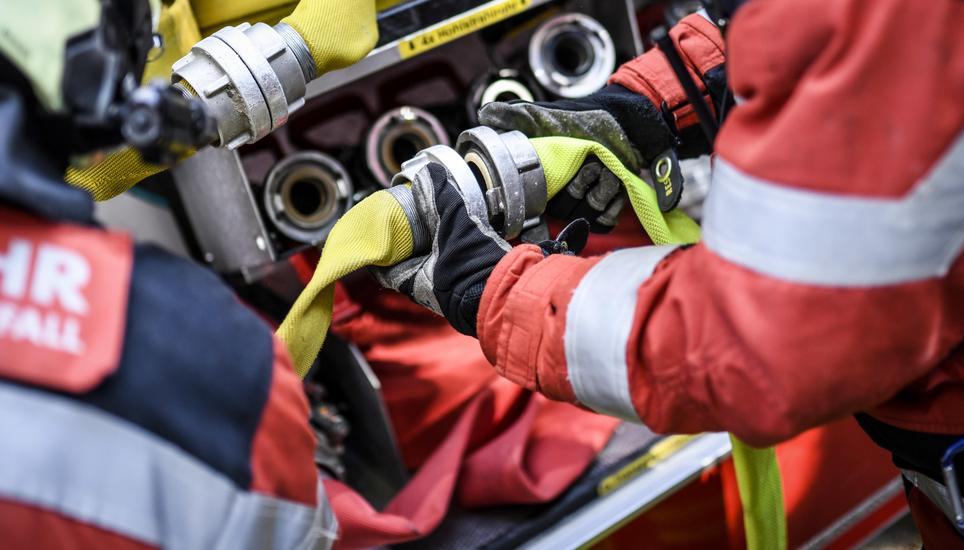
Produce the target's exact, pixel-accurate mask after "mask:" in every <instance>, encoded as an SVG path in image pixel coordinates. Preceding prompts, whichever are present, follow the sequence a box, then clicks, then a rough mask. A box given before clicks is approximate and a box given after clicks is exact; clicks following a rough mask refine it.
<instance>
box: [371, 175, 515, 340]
mask: <svg viewBox="0 0 964 550" xmlns="http://www.w3.org/2000/svg"><path fill="white" fill-rule="evenodd" d="M412 195H413V197H414V199H415V200H414V202H415V210H416V213H417V215H418V217H419V218H420V220H421V224H422V227H423V228H424V229H425V230H426V231H427V233H428V236H427V238H426V239H425V240H427V241H428V243H429V250H428V252H426V253H423V254H422V255H419V256H415V257H412V258H409V259H408V260H406V261H404V262H402V263H400V264H398V265H396V266H393V267H390V268H376V269H373V272H374V274H375V278H376V279H378V282H379V283H381V284H382V286H385V287H388V288H393V289H395V290H397V291H399V292H402V293H403V294H406V295H408V296H409V297H410V298H412V299H413V300H414V301H415V302H417V303H419V304H421V305H423V306H425V307H427V308H429V309H431V310H432V311H434V312H435V313H438V314H439V315H443V316H444V317H445V318H446V319H448V321H449V323H450V324H451V325H452V326H453V327H455V329H456V330H458V331H459V332H461V333H463V334H468V335H470V336H475V335H476V331H475V322H476V318H477V316H478V311H479V302H480V301H481V300H482V291H483V290H484V289H485V282H486V280H488V278H489V274H491V273H492V270H493V269H495V265H496V264H497V263H499V260H501V259H502V257H503V256H505V255H506V253H507V252H508V251H509V250H510V249H511V247H510V246H509V243H507V242H506V241H505V239H503V238H502V237H500V236H499V235H498V234H497V233H496V232H495V230H494V229H492V227H491V226H490V225H489V222H488V220H485V219H479V218H478V217H476V216H474V215H471V214H469V209H467V208H466V205H465V198H464V197H463V196H462V193H461V191H460V190H459V188H458V187H457V186H456V184H455V182H454V180H453V178H452V176H451V174H449V173H448V171H447V170H446V169H445V167H444V166H442V165H441V164H439V163H435V162H430V163H428V164H427V165H426V166H424V167H423V168H422V169H421V170H419V171H418V172H417V173H416V174H415V178H414V181H413V182H412Z"/></svg>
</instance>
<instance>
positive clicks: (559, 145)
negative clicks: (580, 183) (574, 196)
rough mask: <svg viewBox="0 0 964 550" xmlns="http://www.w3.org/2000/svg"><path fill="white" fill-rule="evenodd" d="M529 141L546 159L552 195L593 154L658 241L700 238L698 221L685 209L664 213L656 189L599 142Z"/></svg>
mask: <svg viewBox="0 0 964 550" xmlns="http://www.w3.org/2000/svg"><path fill="white" fill-rule="evenodd" d="M529 141H530V143H532V145H533V147H535V149H536V154H537V155H538V156H539V160H540V161H541V162H542V170H543V172H545V175H546V187H547V190H548V195H549V197H550V198H551V197H554V196H555V195H556V193H558V192H559V191H560V190H561V189H562V188H563V187H565V186H566V184H567V183H569V182H570V181H572V178H573V176H575V175H576V172H577V171H578V170H579V168H580V167H581V166H582V163H583V162H584V161H585V160H586V157H588V156H590V155H593V156H596V157H597V158H598V159H599V160H600V161H602V163H603V164H604V165H605V166H606V168H608V169H609V170H610V171H611V172H612V173H613V174H615V175H616V177H618V178H619V180H620V181H622V182H623V186H624V187H625V188H626V193H627V195H629V202H630V203H631V204H632V206H633V210H634V211H635V212H636V217H637V218H639V223H641V224H642V225H643V228H644V229H646V234H647V235H649V238H650V239H652V240H653V242H654V243H656V244H677V243H683V244H689V243H695V242H696V241H698V240H699V239H700V227H699V225H697V224H696V222H694V221H693V220H692V219H690V217H689V216H687V215H686V214H685V213H684V212H683V211H681V210H672V211H670V212H666V213H663V212H661V211H660V210H659V205H658V203H657V202H656V192H655V191H654V190H653V188H652V187H650V186H649V185H648V184H647V183H646V182H644V181H643V180H642V179H640V178H639V176H637V175H636V174H634V173H632V172H631V171H630V170H629V169H628V168H626V167H625V166H623V163H621V162H620V161H619V159H618V158H617V157H616V155H614V154H613V153H612V152H610V151H609V149H606V148H605V147H603V146H602V145H600V144H599V143H596V142H594V141H587V140H584V139H576V138H570V137H544V138H533V139H530V140H529Z"/></svg>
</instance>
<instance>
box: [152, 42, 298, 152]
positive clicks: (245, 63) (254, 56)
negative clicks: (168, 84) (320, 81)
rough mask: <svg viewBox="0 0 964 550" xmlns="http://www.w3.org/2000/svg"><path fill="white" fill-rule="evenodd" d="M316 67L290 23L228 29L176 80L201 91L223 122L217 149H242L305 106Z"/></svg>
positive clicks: (179, 65)
mask: <svg viewBox="0 0 964 550" xmlns="http://www.w3.org/2000/svg"><path fill="white" fill-rule="evenodd" d="M314 73H315V65H314V62H313V61H312V59H311V55H310V54H309V52H308V47H307V46H306V45H305V42H304V39H302V37H301V35H300V34H298V32H297V31H295V30H294V29H293V28H291V27H290V26H288V25H287V24H285V23H278V24H277V25H275V26H274V27H271V26H269V25H266V24H264V23H255V24H254V25H249V24H248V23H243V24H241V25H238V26H237V27H231V26H228V27H224V28H223V29H221V30H219V31H217V32H216V33H214V34H213V35H211V36H209V37H207V38H205V39H203V40H201V41H200V42H198V43H197V44H195V45H194V47H192V48H191V51H190V52H188V54H187V55H185V56H184V57H182V58H181V59H179V60H178V61H177V62H176V63H174V67H173V74H172V77H171V79H172V81H173V82H174V84H175V85H177V86H180V87H182V88H184V89H185V90H187V91H189V92H193V93H195V94H196V95H197V96H198V97H199V98H200V99H201V101H202V102H203V103H204V106H205V108H206V109H207V112H208V114H209V115H210V116H211V117H212V118H214V119H215V120H216V121H217V131H218V139H217V140H216V141H215V145H217V146H220V147H227V148H229V149H237V148H238V147H240V146H241V145H243V144H245V143H253V142H255V141H258V140H259V139H261V138H263V137H264V136H266V135H268V134H269V133H271V131H273V130H275V129H276V128H278V127H279V126H281V125H283V124H284V123H285V122H287V121H288V117H289V116H290V115H291V113H293V112H295V111H296V110H298V109H299V108H300V107H301V106H302V105H304V103H305V86H306V85H307V83H308V82H310V81H311V80H312V79H313V78H314V77H315V74H314Z"/></svg>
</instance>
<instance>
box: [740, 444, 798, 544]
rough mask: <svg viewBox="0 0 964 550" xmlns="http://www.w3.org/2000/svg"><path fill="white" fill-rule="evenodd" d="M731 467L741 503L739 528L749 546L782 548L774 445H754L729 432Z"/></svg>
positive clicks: (780, 483)
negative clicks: (741, 525) (741, 510)
mask: <svg viewBox="0 0 964 550" xmlns="http://www.w3.org/2000/svg"><path fill="white" fill-rule="evenodd" d="M730 445H731V447H733V451H732V457H733V467H734V469H735V470H736V483H737V486H738V487H739V490H740V503H741V504H742V505H743V530H744V531H746V547H747V548H748V549H749V550H770V549H771V548H773V549H776V550H784V549H785V548H786V547H787V516H786V513H785V512H784V509H783V481H782V479H781V477H780V464H779V463H778V462H777V453H776V449H774V448H773V447H766V448H763V449H757V448H756V447H751V446H750V445H747V444H746V443H743V442H742V441H740V440H739V439H737V438H736V436H734V435H733V434H730Z"/></svg>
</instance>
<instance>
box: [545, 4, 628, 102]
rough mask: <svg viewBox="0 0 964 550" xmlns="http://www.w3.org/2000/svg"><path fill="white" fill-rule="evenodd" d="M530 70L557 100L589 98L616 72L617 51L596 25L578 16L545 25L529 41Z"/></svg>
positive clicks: (605, 32)
mask: <svg viewBox="0 0 964 550" xmlns="http://www.w3.org/2000/svg"><path fill="white" fill-rule="evenodd" d="M529 66H530V67H531V68H532V74H533V75H534V76H535V77H536V80H538V81H539V84H541V85H542V86H543V87H544V88H545V89H547V90H549V91H550V92H552V93H553V94H556V95H558V96H560V97H567V98H576V97H583V96H586V95H589V94H591V93H593V92H595V91H596V90H598V89H600V88H602V87H603V86H605V85H606V81H607V80H608V79H609V76H610V75H611V74H612V73H613V70H615V68H616V47H615V45H614V44H613V39H612V37H611V36H609V32H608V31H607V30H606V29H605V27H603V26H602V25H601V24H600V23H599V22H598V21H596V20H595V19H593V18H592V17H589V16H588V15H584V14H581V13H567V14H563V15H558V16H556V17H553V18H552V19H550V20H548V21H546V22H545V23H543V24H542V25H540V26H539V28H537V29H536V32H535V33H533V35H532V38H531V39H530V40H529Z"/></svg>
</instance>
